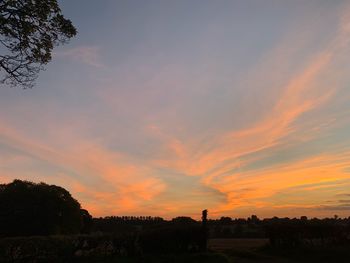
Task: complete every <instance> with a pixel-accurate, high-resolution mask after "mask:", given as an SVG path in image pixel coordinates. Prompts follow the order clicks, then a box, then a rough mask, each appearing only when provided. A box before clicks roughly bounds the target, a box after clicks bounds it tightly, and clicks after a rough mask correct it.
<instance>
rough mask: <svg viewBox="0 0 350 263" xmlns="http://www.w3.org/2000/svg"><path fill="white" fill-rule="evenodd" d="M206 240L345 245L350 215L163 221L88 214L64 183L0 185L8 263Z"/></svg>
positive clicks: (0, 228) (193, 246) (199, 244)
mask: <svg viewBox="0 0 350 263" xmlns="http://www.w3.org/2000/svg"><path fill="white" fill-rule="evenodd" d="M33 236H36V237H33ZM8 237H11V238H8ZM13 237H16V238H13ZM210 238H212V239H216V238H264V239H269V244H270V245H271V247H278V248H280V247H289V248H290V247H293V248H296V247H299V248H300V247H301V248H304V247H317V248H323V247H331V246H338V245H346V246H348V245H350V217H348V218H339V217H338V216H334V217H332V218H324V219H318V218H311V219H308V218H307V217H306V216H302V217H300V218H278V217H273V218H265V219H259V218H258V217H257V216H256V215H252V216H250V217H248V218H230V217H221V218H219V219H208V218H207V211H206V210H204V211H202V218H201V220H195V219H193V218H191V217H187V216H179V217H175V218H173V219H169V220H166V219H164V218H161V217H152V216H107V217H100V218H93V217H92V216H91V215H90V214H89V212H88V211H87V210H85V209H83V208H82V207H81V205H80V204H79V202H78V201H77V200H75V199H74V198H73V197H72V196H71V195H70V193H69V192H68V191H67V190H65V189H64V188H62V187H59V186H55V185H47V184H45V183H39V184H36V183H32V182H27V181H21V180H14V181H13V182H12V183H9V184H2V185H0V257H1V256H2V257H4V258H7V259H8V262H12V261H13V259H15V258H19V259H26V258H28V257H32V258H36V257H39V256H40V257H41V256H43V257H47V258H51V257H52V256H50V255H56V256H57V255H59V254H63V255H68V258H69V260H71V259H72V258H80V257H91V256H97V257H99V256H102V257H104V256H107V255H109V256H115V255H117V256H118V255H119V256H123V255H127V256H128V255H132V256H133V255H144V254H148V253H155V254H157V253H189V252H191V253H193V252H202V251H206V249H207V240H208V239H210ZM18 247H20V248H21V249H20V250H18ZM33 248H35V249H33ZM18 251H20V252H18ZM18 253H19V254H18ZM42 253H44V254H42ZM45 253H46V254H47V255H46V254H45ZM45 255H46V256H45ZM57 257H60V256H57ZM19 262H21V261H19ZM24 262H25V261H24Z"/></svg>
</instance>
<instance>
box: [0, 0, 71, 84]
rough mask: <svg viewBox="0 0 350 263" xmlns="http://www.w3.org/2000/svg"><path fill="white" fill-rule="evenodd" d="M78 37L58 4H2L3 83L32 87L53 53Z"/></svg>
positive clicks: (11, 0) (34, 0)
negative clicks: (58, 47) (57, 47)
mask: <svg viewBox="0 0 350 263" xmlns="http://www.w3.org/2000/svg"><path fill="white" fill-rule="evenodd" d="M76 33H77V31H76V29H75V27H74V26H73V25H72V23H71V21H70V20H68V19H66V18H64V16H63V15H62V14H61V10H60V7H59V5H58V3H57V0H1V1H0V74H1V75H0V83H2V84H7V85H10V86H17V85H20V86H22V87H23V88H31V87H33V85H34V81H35V79H36V78H37V76H38V73H39V71H40V70H42V69H43V65H45V64H47V63H48V62H50V60H51V52H52V49H53V48H54V47H55V46H57V45H59V44H63V43H66V42H67V41H68V40H69V39H70V38H72V37H73V36H75V35H76Z"/></svg>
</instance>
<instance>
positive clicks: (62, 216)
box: [0, 180, 91, 236]
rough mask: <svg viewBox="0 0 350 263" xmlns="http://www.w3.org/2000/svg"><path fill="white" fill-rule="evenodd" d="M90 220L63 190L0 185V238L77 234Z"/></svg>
mask: <svg viewBox="0 0 350 263" xmlns="http://www.w3.org/2000/svg"><path fill="white" fill-rule="evenodd" d="M89 217H90V218H91V216H90V215H89V213H88V212H87V211H86V210H82V209H80V204H79V203H78V201H77V200H75V199H74V198H73V197H72V196H71V195H70V193H69V192H68V191H67V190H65V189H64V188H62V187H59V186H56V185H47V184H45V183H39V184H36V183H32V182H27V181H21V180H14V181H13V182H12V183H9V184H1V185H0V236H29V235H52V234H74V233H79V232H80V231H82V230H84V231H85V229H84V228H86V226H85V225H84V223H85V221H86V220H89ZM90 220H91V219H90Z"/></svg>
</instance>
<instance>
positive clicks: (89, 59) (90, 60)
mask: <svg viewBox="0 0 350 263" xmlns="http://www.w3.org/2000/svg"><path fill="white" fill-rule="evenodd" d="M54 56H56V57H62V58H67V59H72V60H75V61H77V62H80V63H84V64H86V65H88V66H93V67H96V68H105V67H106V66H105V65H104V64H103V62H102V59H101V55H100V48H99V47H93V46H80V47H76V48H71V49H65V50H62V51H56V52H55V53H54Z"/></svg>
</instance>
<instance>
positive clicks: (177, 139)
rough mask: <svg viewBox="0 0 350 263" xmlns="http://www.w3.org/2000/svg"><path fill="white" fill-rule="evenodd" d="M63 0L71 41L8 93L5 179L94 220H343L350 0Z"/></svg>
mask: <svg viewBox="0 0 350 263" xmlns="http://www.w3.org/2000/svg"><path fill="white" fill-rule="evenodd" d="M60 3H61V6H62V9H63V13H64V14H65V15H66V16H67V17H69V18H70V19H71V20H72V22H73V24H75V25H76V27H77V28H78V32H79V33H78V36H77V38H76V39H75V40H73V41H71V43H69V44H67V45H65V46H64V47H62V48H58V49H56V50H55V55H54V58H53V61H52V62H51V63H50V64H49V65H48V66H47V70H46V71H44V72H41V74H40V76H39V79H38V81H37V86H36V87H35V88H34V89H32V90H20V89H10V88H2V89H0V183H4V182H10V181H12V180H14V179H23V180H30V181H34V182H40V181H43V182H46V183H48V184H57V185H60V186H62V187H64V188H66V189H68V190H69V191H70V192H71V194H72V195H73V197H74V198H76V199H77V200H78V201H79V202H80V203H81V204H82V207H83V208H85V209H87V210H88V211H89V212H90V213H91V214H92V215H93V216H108V215H152V216H161V217H164V218H171V217H174V216H182V215H186V216H192V217H194V218H198V217H199V216H200V212H201V210H202V209H208V210H209V217H211V218H215V217H219V216H231V217H247V216H250V215H252V214H256V215H258V216H259V217H272V216H290V217H299V216H302V215H306V216H309V217H312V216H317V217H327V216H328V217H332V216H333V215H334V214H337V215H339V216H341V217H344V216H346V217H348V216H350V190H349V189H350V104H349V101H350V74H349V72H350V59H349V58H350V2H349V1H340V0H339V1H332V3H330V2H328V1H308V3H305V2H302V1H300V2H299V1H284V2H283V3H282V2H279V1H273V0H270V1H264V3H263V2H260V1H215V3H214V1H206V0H204V1H203V0H201V1H199V0H192V1H156V0H150V1H144V2H142V3H141V2H138V1H106V3H105V5H103V6H102V5H99V3H96V2H95V1H89V2H86V1H83V0H77V1H74V2H71V1H67V0H62V1H60ZM81 5H84V11H85V12H81V11H80V10H81Z"/></svg>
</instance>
